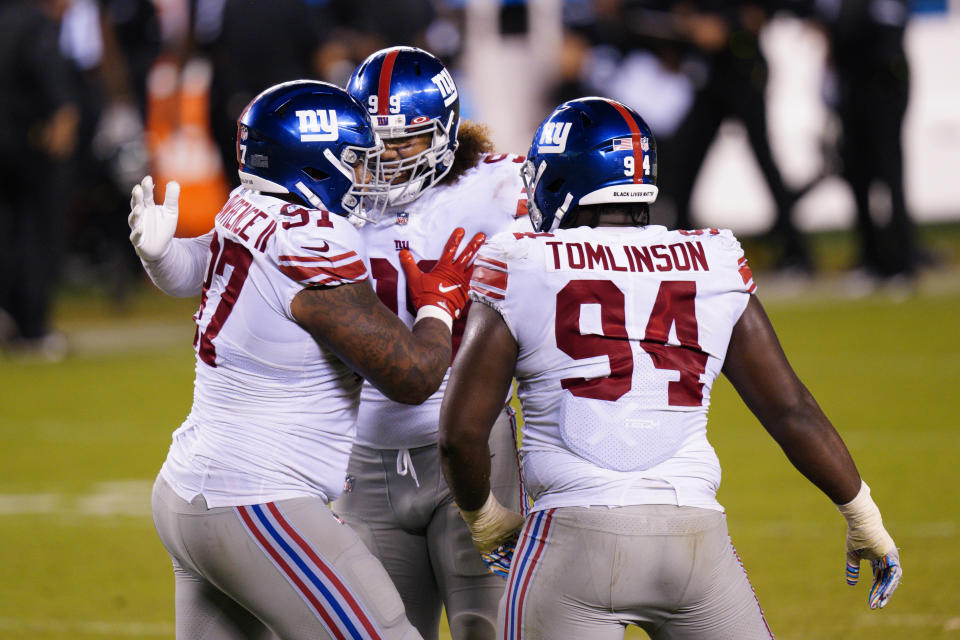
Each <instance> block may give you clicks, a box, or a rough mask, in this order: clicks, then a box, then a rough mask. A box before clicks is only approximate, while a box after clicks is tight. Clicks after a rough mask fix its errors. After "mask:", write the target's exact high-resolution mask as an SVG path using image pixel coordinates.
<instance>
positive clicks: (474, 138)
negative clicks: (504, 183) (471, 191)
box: [437, 120, 493, 186]
mask: <svg viewBox="0 0 960 640" xmlns="http://www.w3.org/2000/svg"><path fill="white" fill-rule="evenodd" d="M457 142H459V143H460V146H459V147H457V152H456V154H454V156H453V166H452V167H450V171H448V172H447V175H445V176H443V178H442V179H441V180H440V182H438V183H437V185H438V186H439V185H450V184H453V183H454V182H456V181H457V180H459V179H460V176H462V175H463V174H464V173H466V172H467V170H468V169H472V168H473V167H475V166H477V165H478V164H479V163H480V160H481V159H483V156H485V155H487V154H488V153H493V142H492V141H491V140H490V129H489V128H488V127H487V126H486V125H483V124H480V123H479V122H473V121H471V120H464V121H463V122H461V123H460V131H459V132H458V133H457Z"/></svg>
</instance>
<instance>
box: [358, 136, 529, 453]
mask: <svg viewBox="0 0 960 640" xmlns="http://www.w3.org/2000/svg"><path fill="white" fill-rule="evenodd" d="M522 162H523V157H522V156H516V155H508V154H499V155H487V156H485V157H484V158H483V159H482V160H481V161H480V162H479V163H478V164H477V166H475V167H473V168H471V169H469V170H467V171H466V172H465V173H464V174H463V175H462V176H460V179H459V180H457V181H456V182H454V183H453V184H451V185H438V186H435V187H432V188H430V189H428V190H427V191H426V192H425V193H424V194H423V195H421V196H420V197H419V198H418V199H417V200H415V201H414V202H411V203H410V204H408V205H404V206H403V207H399V208H394V209H390V210H388V211H386V212H385V213H384V215H383V216H382V218H381V219H380V222H379V223H377V224H375V225H373V224H367V225H365V226H363V227H362V228H361V230H360V233H361V234H362V235H363V238H364V241H365V242H366V246H367V251H368V252H369V255H370V271H371V274H372V276H373V282H374V287H375V289H376V291H377V296H379V298H380V300H381V301H382V302H383V304H385V305H386V306H387V307H388V308H389V309H390V310H392V311H393V312H395V313H396V314H397V315H398V316H399V317H400V319H401V320H403V321H404V322H405V323H406V324H407V326H410V327H412V326H413V321H414V318H415V315H416V314H415V313H414V309H413V306H412V305H411V304H410V303H409V301H408V299H407V285H406V278H405V277H404V274H403V269H401V268H400V260H399V257H398V253H399V252H400V250H402V249H409V250H410V252H411V253H412V254H413V257H414V258H415V259H416V260H417V264H419V266H420V268H421V269H424V270H427V269H430V268H432V267H433V265H434V264H435V263H436V260H437V259H438V258H439V257H440V254H441V252H442V251H443V247H444V245H446V242H447V239H448V238H449V237H450V234H451V233H452V232H453V230H454V229H456V228H457V227H463V228H464V230H465V231H466V233H465V234H464V240H463V242H462V243H461V246H462V245H463V244H465V243H466V242H467V241H469V239H470V238H472V237H473V235H474V234H475V233H477V232H480V231H482V232H484V233H486V234H487V236H488V237H490V236H493V235H494V234H496V233H500V232H501V231H506V230H513V229H521V230H523V231H529V230H530V219H529V218H528V217H527V215H526V202H527V200H526V195H525V193H524V190H523V182H522V181H521V180H520V165H521V163H522ZM465 317H466V314H463V317H461V319H460V320H457V321H456V322H454V324H453V348H454V353H456V349H457V346H458V345H459V344H460V338H461V336H462V335H463V327H464V325H465ZM445 388H446V379H444V382H443V384H441V386H440V389H439V390H438V391H437V392H436V393H434V394H433V395H432V396H430V398H429V399H427V401H426V402H424V403H423V404H421V405H415V406H411V405H408V404H401V403H398V402H393V401H392V400H390V399H388V398H387V397H386V396H384V395H383V394H382V393H380V392H379V391H377V389H375V388H374V387H373V386H372V385H370V384H369V383H364V385H363V393H362V396H361V402H360V414H359V418H358V424H357V442H359V443H361V444H364V445H366V446H369V447H373V448H376V449H403V448H408V449H409V448H412V447H420V446H425V445H428V444H433V443H436V441H437V427H438V424H439V422H440V402H441V400H442V399H443V392H444V389H445Z"/></svg>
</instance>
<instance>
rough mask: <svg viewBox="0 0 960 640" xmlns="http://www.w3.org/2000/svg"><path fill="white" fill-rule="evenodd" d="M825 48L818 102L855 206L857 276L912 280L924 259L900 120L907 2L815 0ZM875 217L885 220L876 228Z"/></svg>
mask: <svg viewBox="0 0 960 640" xmlns="http://www.w3.org/2000/svg"><path fill="white" fill-rule="evenodd" d="M814 15H815V16H816V17H817V18H819V20H821V21H822V23H823V25H824V28H825V31H826V33H827V36H828V42H829V47H830V48H829V58H828V62H829V65H830V67H829V72H828V74H827V76H826V78H825V91H824V96H825V98H826V101H827V103H828V104H829V105H830V106H831V107H832V108H833V109H834V110H835V111H836V114H837V118H838V120H839V124H840V137H839V138H840V139H839V141H838V142H839V145H838V146H839V149H838V150H839V156H840V163H841V166H842V169H841V175H842V177H843V178H844V180H846V182H847V183H848V184H849V185H850V189H851V190H852V192H853V198H854V201H855V203H856V226H855V229H856V237H857V241H858V243H859V251H860V254H859V261H858V263H857V264H856V265H855V267H857V271H858V272H859V273H860V274H862V275H864V276H866V277H867V278H871V279H889V278H894V277H900V278H903V279H905V280H907V281H910V280H913V279H914V277H915V276H916V273H917V268H918V266H919V265H920V263H921V261H923V260H925V259H926V258H927V254H926V253H925V252H923V251H922V250H921V249H920V247H919V246H918V244H917V232H916V229H915V227H914V223H913V221H912V220H911V218H910V215H909V213H908V211H907V203H906V197H905V195H904V186H903V146H902V137H903V120H904V115H905V114H906V111H907V104H908V101H909V98H910V66H909V63H908V61H907V55H906V52H905V51H904V47H903V38H904V31H905V29H906V26H907V20H908V18H909V7H908V5H907V2H906V0H815V3H814ZM882 212H887V213H889V219H888V220H887V221H886V222H882V221H881V220H880V219H879V218H880V217H881V214H882Z"/></svg>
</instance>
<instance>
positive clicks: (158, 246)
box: [127, 176, 180, 262]
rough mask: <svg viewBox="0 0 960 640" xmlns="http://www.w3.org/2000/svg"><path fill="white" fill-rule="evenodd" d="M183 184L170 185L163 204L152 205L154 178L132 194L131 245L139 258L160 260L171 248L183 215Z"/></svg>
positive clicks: (128, 219)
mask: <svg viewBox="0 0 960 640" xmlns="http://www.w3.org/2000/svg"><path fill="white" fill-rule="evenodd" d="M179 199H180V184H179V183H177V182H168V183H167V193H166V195H165V197H164V199H163V205H157V204H155V203H154V202H153V178H152V177H150V176H147V177H146V178H144V179H143V181H142V182H141V183H140V184H138V185H135V186H134V187H133V191H132V192H131V194H130V215H129V216H127V224H129V225H130V242H131V243H132V244H133V248H134V249H135V250H136V252H137V255H139V256H140V257H141V258H142V259H144V260H147V261H148V262H154V261H156V260H159V259H160V258H162V257H163V256H164V254H165V253H166V252H167V249H168V248H169V247H170V241H171V240H172V239H173V234H174V232H175V231H176V230H177V217H178V216H179V214H180V210H179V209H178V201H179Z"/></svg>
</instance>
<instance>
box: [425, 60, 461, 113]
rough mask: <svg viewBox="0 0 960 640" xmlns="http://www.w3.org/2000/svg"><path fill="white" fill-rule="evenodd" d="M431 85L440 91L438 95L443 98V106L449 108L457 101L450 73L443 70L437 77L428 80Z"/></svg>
mask: <svg viewBox="0 0 960 640" xmlns="http://www.w3.org/2000/svg"><path fill="white" fill-rule="evenodd" d="M430 79H431V80H432V81H433V84H435V85H437V89H440V95H442V96H443V106H445V107H449V106H450V105H451V104H453V101H454V100H456V99H457V85H456V84H454V82H453V78H452V77H451V76H450V72H449V71H447V70H446V69H444V70H443V71H441V72H440V73H438V74H437V75H435V76H433V77H432V78H430Z"/></svg>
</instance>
